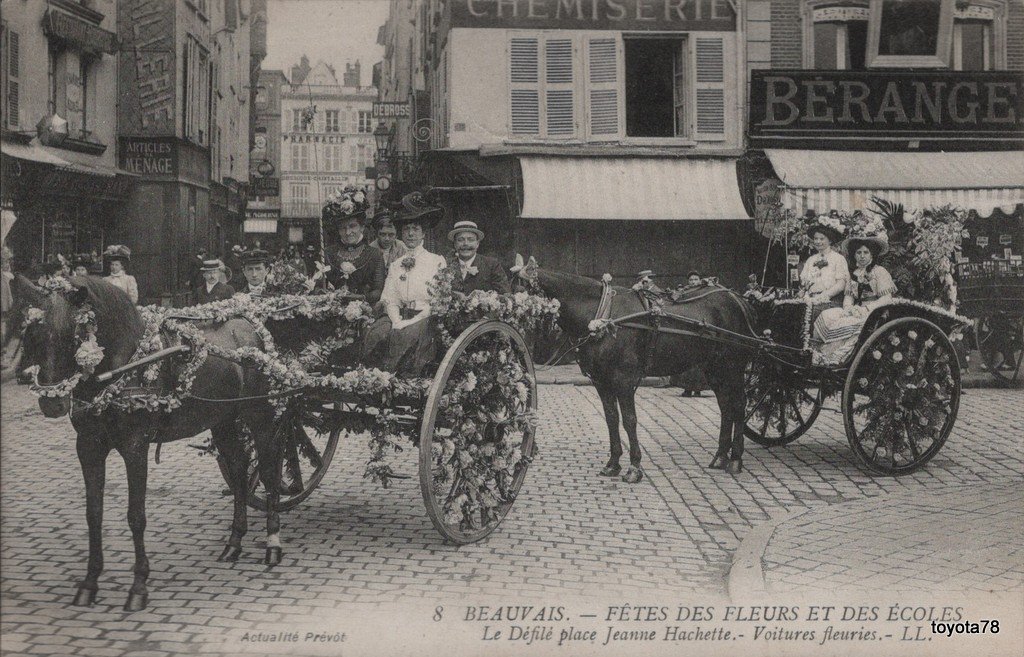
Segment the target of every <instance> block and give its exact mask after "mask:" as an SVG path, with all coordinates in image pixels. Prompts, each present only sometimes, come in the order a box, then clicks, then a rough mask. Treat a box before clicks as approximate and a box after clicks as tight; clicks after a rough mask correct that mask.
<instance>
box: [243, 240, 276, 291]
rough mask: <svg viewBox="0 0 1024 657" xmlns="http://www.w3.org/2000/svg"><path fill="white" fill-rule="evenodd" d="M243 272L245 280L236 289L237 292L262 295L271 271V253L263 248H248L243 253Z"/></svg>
mask: <svg viewBox="0 0 1024 657" xmlns="http://www.w3.org/2000/svg"><path fill="white" fill-rule="evenodd" d="M239 258H240V259H241V261H242V274H243V275H244V276H245V280H244V281H242V283H241V285H239V286H238V289H237V290H236V291H235V293H236V294H249V295H252V296H262V295H263V294H264V291H263V290H264V288H265V287H266V283H267V274H268V273H270V269H269V264H270V254H269V253H267V252H266V251H264V250H263V249H247V250H245V251H243V252H242V253H241V255H240V256H239Z"/></svg>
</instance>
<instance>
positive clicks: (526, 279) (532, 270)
mask: <svg viewBox="0 0 1024 657" xmlns="http://www.w3.org/2000/svg"><path fill="white" fill-rule="evenodd" d="M510 271H511V272H512V274H513V275H514V276H515V277H517V278H519V279H520V280H522V282H523V285H524V286H525V287H528V288H532V287H536V286H537V277H538V276H539V274H540V266H539V265H538V264H537V260H536V258H534V257H533V256H530V259H529V260H528V261H526V262H524V261H523V256H521V255H520V254H518V253H517V254H516V264H515V265H514V266H513V267H512V269H510Z"/></svg>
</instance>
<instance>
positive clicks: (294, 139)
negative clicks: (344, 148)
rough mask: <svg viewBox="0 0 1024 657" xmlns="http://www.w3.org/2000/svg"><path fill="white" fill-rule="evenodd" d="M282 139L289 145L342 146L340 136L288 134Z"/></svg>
mask: <svg viewBox="0 0 1024 657" xmlns="http://www.w3.org/2000/svg"><path fill="white" fill-rule="evenodd" d="M282 138H283V139H284V140H285V141H286V142H288V143H289V144H344V143H345V137H343V136H342V135H313V134H310V133H308V132H297V133H288V134H285V135H282Z"/></svg>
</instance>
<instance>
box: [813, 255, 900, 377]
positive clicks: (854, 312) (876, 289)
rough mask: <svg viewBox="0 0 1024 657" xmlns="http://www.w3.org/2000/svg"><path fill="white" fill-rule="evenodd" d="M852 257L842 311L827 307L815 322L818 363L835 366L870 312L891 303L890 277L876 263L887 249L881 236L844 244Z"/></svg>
mask: <svg viewBox="0 0 1024 657" xmlns="http://www.w3.org/2000/svg"><path fill="white" fill-rule="evenodd" d="M843 247H844V250H845V251H846V253H847V254H848V255H852V256H853V258H854V263H855V265H854V266H855V268H854V271H853V280H851V281H850V283H849V285H848V286H847V288H846V295H845V297H844V299H843V307H842V308H829V309H827V310H825V311H823V312H822V313H821V315H819V316H818V319H817V320H816V321H815V322H814V333H813V337H814V346H815V348H816V351H818V353H819V354H820V356H819V358H820V360H821V362H823V363H826V364H838V363H840V362H842V360H843V359H844V358H845V357H846V356H847V355H848V354H849V353H850V351H851V350H852V349H853V347H854V346H855V345H856V343H857V338H858V337H859V336H860V329H861V327H862V326H863V325H864V320H865V319H867V316H868V315H869V314H871V311H872V310H874V309H875V308H877V307H878V306H881V305H883V304H885V303H888V302H889V301H891V300H892V295H893V293H894V292H895V291H896V286H895V285H894V284H893V281H892V276H890V275H889V272H888V271H886V269H885V267H882V266H880V265H876V264H875V261H876V260H877V259H878V257H879V256H881V255H882V254H883V253H885V252H886V251H887V250H888V249H889V244H888V241H887V239H886V238H885V237H884V236H883V237H853V238H850V239H848V240H846V241H845V242H843Z"/></svg>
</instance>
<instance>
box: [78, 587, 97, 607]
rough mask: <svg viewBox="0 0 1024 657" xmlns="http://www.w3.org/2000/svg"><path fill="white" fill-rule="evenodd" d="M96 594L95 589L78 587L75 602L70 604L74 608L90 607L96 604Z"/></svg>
mask: <svg viewBox="0 0 1024 657" xmlns="http://www.w3.org/2000/svg"><path fill="white" fill-rule="evenodd" d="M96 592H97V589H87V588H82V587H80V588H79V589H78V592H77V593H75V601H74V602H73V603H72V604H74V605H75V606H76V607H91V606H92V605H93V604H95V603H96Z"/></svg>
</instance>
